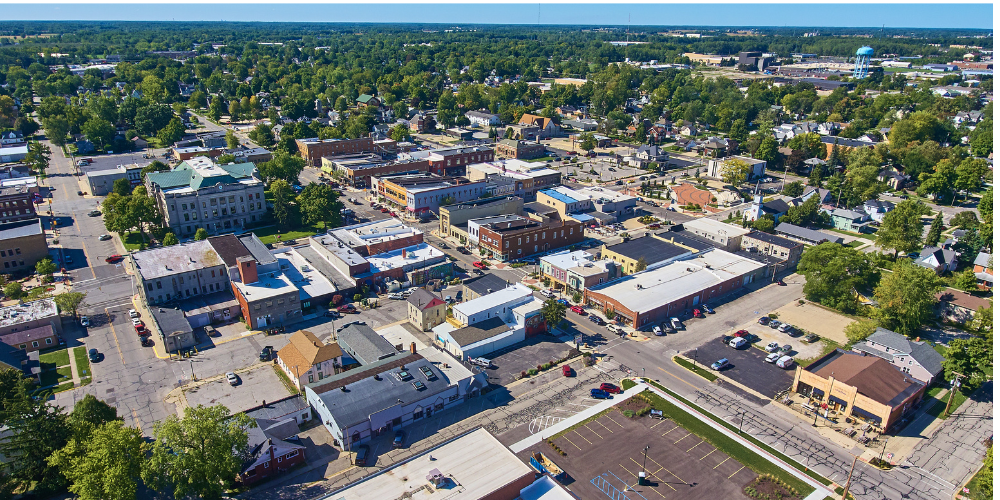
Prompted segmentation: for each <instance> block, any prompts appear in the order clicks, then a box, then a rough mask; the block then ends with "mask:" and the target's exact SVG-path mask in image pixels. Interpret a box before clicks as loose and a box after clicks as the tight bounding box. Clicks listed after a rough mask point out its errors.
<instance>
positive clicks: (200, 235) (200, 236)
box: [194, 227, 208, 241]
mask: <svg viewBox="0 0 1000 500" xmlns="http://www.w3.org/2000/svg"><path fill="white" fill-rule="evenodd" d="M207 238H208V231H206V230H205V228H203V227H199V228H198V229H197V230H196V231H195V232H194V240H195V241H201V240H204V239H207Z"/></svg>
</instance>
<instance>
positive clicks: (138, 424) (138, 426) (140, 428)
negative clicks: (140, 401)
mask: <svg viewBox="0 0 1000 500" xmlns="http://www.w3.org/2000/svg"><path fill="white" fill-rule="evenodd" d="M132 419H133V420H135V428H136V429H139V432H142V423H141V422H139V414H138V413H136V411H135V408H133V409H132Z"/></svg>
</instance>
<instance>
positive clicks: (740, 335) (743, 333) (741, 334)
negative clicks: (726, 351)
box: [733, 330, 750, 338]
mask: <svg viewBox="0 0 1000 500" xmlns="http://www.w3.org/2000/svg"><path fill="white" fill-rule="evenodd" d="M749 335H750V332H748V331H746V330H740V331H738V332H736V333H734V334H733V336H734V337H743V338H746V337H747V336H749Z"/></svg>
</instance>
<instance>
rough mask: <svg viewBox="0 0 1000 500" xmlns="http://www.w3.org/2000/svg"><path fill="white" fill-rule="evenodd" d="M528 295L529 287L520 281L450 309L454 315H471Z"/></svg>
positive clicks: (529, 293)
mask: <svg viewBox="0 0 1000 500" xmlns="http://www.w3.org/2000/svg"><path fill="white" fill-rule="evenodd" d="M529 295H531V289H530V288H528V287H526V286H524V285H522V284H520V283H515V284H514V285H513V286H509V287H507V288H504V289H503V290H497V291H495V292H493V293H490V294H486V295H483V296H482V297H479V298H476V299H472V300H470V301H468V302H463V303H461V304H458V305H457V306H454V307H453V308H452V311H454V312H455V313H456V315H457V314H462V315H465V316H472V315H473V314H476V313H479V312H482V311H485V310H487V309H493V308H495V307H498V306H501V305H503V304H506V303H508V302H511V301H513V300H516V299H519V298H522V297H527V296H529Z"/></svg>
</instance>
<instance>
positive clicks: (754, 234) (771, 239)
mask: <svg viewBox="0 0 1000 500" xmlns="http://www.w3.org/2000/svg"><path fill="white" fill-rule="evenodd" d="M746 237H747V238H753V239H755V240H759V241H763V242H764V243H770V244H772V245H777V246H779V247H781V248H795V247H797V246H801V245H802V243H799V242H797V241H792V240H790V239H787V238H782V237H781V236H775V235H773V234H768V233H765V232H762V231H756V230H754V231H750V233H749V234H747V235H746Z"/></svg>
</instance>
